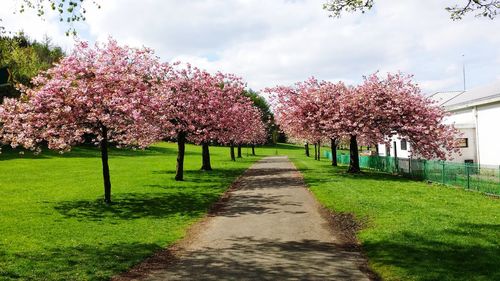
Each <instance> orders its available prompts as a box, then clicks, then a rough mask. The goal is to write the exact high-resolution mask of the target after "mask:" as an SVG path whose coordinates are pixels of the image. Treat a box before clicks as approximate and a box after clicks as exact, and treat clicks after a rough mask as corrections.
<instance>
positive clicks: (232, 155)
mask: <svg viewBox="0 0 500 281" xmlns="http://www.w3.org/2000/svg"><path fill="white" fill-rule="evenodd" d="M230 152H231V160H232V161H236V157H234V144H233V143H231V148H230Z"/></svg>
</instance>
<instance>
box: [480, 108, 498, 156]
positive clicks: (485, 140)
mask: <svg viewBox="0 0 500 281" xmlns="http://www.w3.org/2000/svg"><path fill="white" fill-rule="evenodd" d="M477 121H478V122H477V123H478V124H477V131H478V145H479V161H480V163H481V165H496V166H498V165H500V103H495V104H490V105H483V106H478V107H477Z"/></svg>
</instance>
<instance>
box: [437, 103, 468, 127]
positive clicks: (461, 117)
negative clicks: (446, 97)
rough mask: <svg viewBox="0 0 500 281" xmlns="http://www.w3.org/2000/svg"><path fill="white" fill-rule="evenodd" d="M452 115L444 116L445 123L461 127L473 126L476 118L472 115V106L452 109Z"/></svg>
mask: <svg viewBox="0 0 500 281" xmlns="http://www.w3.org/2000/svg"><path fill="white" fill-rule="evenodd" d="M451 114H452V115H450V116H448V117H446V118H445V120H444V122H443V123H445V124H453V123H455V124H456V125H459V126H462V127H469V128H470V127H471V126H472V127H475V124H476V120H475V117H474V111H473V109H472V108H468V109H465V110H460V111H454V112H451Z"/></svg>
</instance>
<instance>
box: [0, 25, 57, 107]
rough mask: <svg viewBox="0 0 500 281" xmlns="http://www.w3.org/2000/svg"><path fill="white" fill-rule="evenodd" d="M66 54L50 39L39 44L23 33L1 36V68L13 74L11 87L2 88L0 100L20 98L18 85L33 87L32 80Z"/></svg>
mask: <svg viewBox="0 0 500 281" xmlns="http://www.w3.org/2000/svg"><path fill="white" fill-rule="evenodd" d="M63 56H64V53H63V51H62V49H61V48H60V47H57V46H54V45H53V44H52V43H51V41H50V38H48V37H46V38H45V39H44V41H42V42H37V41H32V40H30V39H29V38H28V37H27V36H25V35H24V34H23V33H22V32H21V33H19V34H17V35H15V36H0V67H6V68H7V69H8V70H9V72H10V74H11V76H12V77H11V81H10V83H9V85H6V86H3V87H0V99H3V97H18V96H19V95H20V92H19V91H18V90H17V88H16V84H18V83H20V84H22V85H25V86H30V85H31V79H32V78H33V77H35V76H36V75H37V74H38V73H39V72H41V71H44V70H47V69H49V68H50V67H52V66H53V65H54V63H56V62H58V61H59V60H60V59H61V58H62V57H63Z"/></svg>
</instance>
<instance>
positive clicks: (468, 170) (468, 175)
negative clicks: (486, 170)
mask: <svg viewBox="0 0 500 281" xmlns="http://www.w3.org/2000/svg"><path fill="white" fill-rule="evenodd" d="M465 169H466V170H467V189H470V169H469V164H468V163H465Z"/></svg>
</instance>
